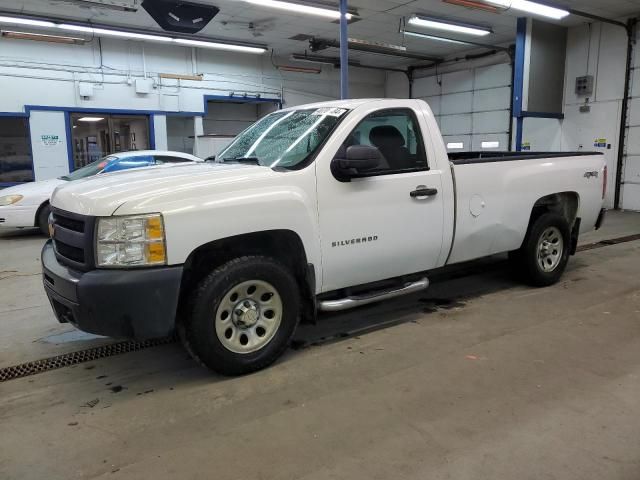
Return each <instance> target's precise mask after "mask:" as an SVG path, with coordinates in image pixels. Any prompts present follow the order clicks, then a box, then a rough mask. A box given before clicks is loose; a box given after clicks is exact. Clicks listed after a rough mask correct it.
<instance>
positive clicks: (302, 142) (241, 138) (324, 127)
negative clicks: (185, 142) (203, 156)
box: [218, 108, 347, 169]
mask: <svg viewBox="0 0 640 480" xmlns="http://www.w3.org/2000/svg"><path fill="white" fill-rule="evenodd" d="M346 112H347V110H345V109H343V108H314V109H306V110H289V111H282V112H275V113H272V114H270V115H267V116H266V117H264V118H263V119H262V120H260V121H258V122H257V123H255V124H253V125H252V126H250V127H249V128H248V129H247V130H245V131H244V132H242V133H241V134H240V135H238V136H237V137H236V139H235V140H234V141H233V142H232V143H231V145H229V146H228V147H227V148H226V150H224V151H223V152H222V153H220V155H218V159H219V160H218V161H219V162H243V163H255V164H257V165H262V166H265V167H271V168H275V167H281V168H288V169H295V168H296V167H298V168H299V167H301V166H303V165H305V163H306V162H307V160H308V159H310V158H311V157H312V156H313V155H314V154H315V152H316V150H318V148H319V147H320V146H321V145H322V143H323V142H324V141H325V140H326V138H327V137H328V136H329V134H330V133H331V132H332V131H333V129H334V127H335V126H336V125H337V124H338V122H339V121H340V118H341V117H342V116H343V115H344V114H345V113H346Z"/></svg>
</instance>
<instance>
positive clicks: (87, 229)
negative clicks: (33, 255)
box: [51, 208, 95, 270]
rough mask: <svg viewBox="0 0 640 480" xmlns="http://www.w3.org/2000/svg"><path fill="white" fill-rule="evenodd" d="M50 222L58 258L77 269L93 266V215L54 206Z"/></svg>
mask: <svg viewBox="0 0 640 480" xmlns="http://www.w3.org/2000/svg"><path fill="white" fill-rule="evenodd" d="M51 224H52V227H53V246H54V248H55V252H56V256H57V257H58V260H60V262H61V263H64V264H65V265H67V266H69V267H72V268H75V269H79V270H89V269H91V268H93V227H94V224H95V219H94V217H88V216H85V215H78V214H77V213H71V212H65V211H64V210H59V209H56V208H54V209H53V212H52V215H51Z"/></svg>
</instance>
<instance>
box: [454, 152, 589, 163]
mask: <svg viewBox="0 0 640 480" xmlns="http://www.w3.org/2000/svg"><path fill="white" fill-rule="evenodd" d="M590 155H602V152H585V151H580V152H495V151H494V152H486V151H482V152H455V153H449V160H450V161H451V162H452V163H454V164H455V165H466V164H470V163H490V162H514V161H519V160H540V159H544V158H562V157H581V156H590Z"/></svg>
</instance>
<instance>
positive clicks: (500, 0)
mask: <svg viewBox="0 0 640 480" xmlns="http://www.w3.org/2000/svg"><path fill="white" fill-rule="evenodd" d="M488 2H489V3H492V4H494V5H498V6H500V7H503V8H513V9H514V10H521V11H523V12H528V13H533V14H535V15H541V16H543V17H549V18H553V19H554V20H561V19H563V18H564V17H566V16H568V15H569V14H570V12H569V11H568V10H563V9H562V8H556V7H550V6H549V5H543V4H542V3H537V2H531V1H529V0H488Z"/></svg>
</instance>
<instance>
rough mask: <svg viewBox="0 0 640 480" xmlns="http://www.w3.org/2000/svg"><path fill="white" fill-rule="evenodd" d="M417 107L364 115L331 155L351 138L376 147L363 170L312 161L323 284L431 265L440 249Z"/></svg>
mask: <svg viewBox="0 0 640 480" xmlns="http://www.w3.org/2000/svg"><path fill="white" fill-rule="evenodd" d="M417 119H418V116H417V112H414V111H413V110H412V109H409V108H402V109H391V110H390V109H385V110H378V111H375V112H373V113H371V114H369V115H367V116H366V117H365V118H364V119H363V120H362V121H361V122H360V123H359V124H358V125H357V126H356V128H355V129H354V130H353V131H352V132H351V134H350V135H349V136H348V137H347V139H346V141H345V142H344V144H343V145H342V147H341V148H340V149H339V150H338V154H337V155H345V152H346V149H347V148H348V147H350V146H352V145H370V146H374V147H376V148H377V149H378V150H379V151H380V153H381V154H382V157H383V160H382V162H381V164H380V166H379V167H378V168H375V169H373V170H369V171H367V172H366V176H362V177H360V178H353V179H351V181H349V182H344V181H343V182H341V181H339V180H337V179H336V178H335V177H334V176H333V174H332V173H331V169H330V165H329V162H325V164H322V165H319V166H318V167H317V168H318V169H320V170H321V171H318V172H317V174H318V182H319V184H321V185H322V187H321V188H318V211H319V223H320V235H321V247H322V270H323V282H322V291H324V292H326V291H331V290H336V289H339V288H344V287H348V286H355V285H361V284H365V283H370V282H374V281H378V280H384V279H388V278H393V277H397V276H400V275H404V274H409V273H415V272H420V271H424V270H429V269H432V268H435V267H436V266H437V263H438V258H439V256H440V252H441V249H442V229H443V205H442V195H441V190H442V177H441V172H440V171H438V170H430V169H429V163H428V159H427V156H426V152H425V147H424V142H423V138H422V135H421V129H420V126H419V123H418V120H417Z"/></svg>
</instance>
